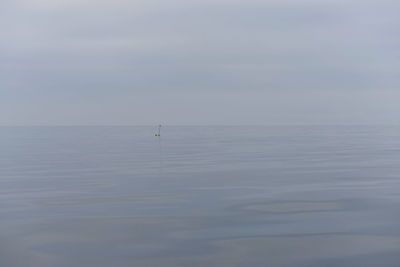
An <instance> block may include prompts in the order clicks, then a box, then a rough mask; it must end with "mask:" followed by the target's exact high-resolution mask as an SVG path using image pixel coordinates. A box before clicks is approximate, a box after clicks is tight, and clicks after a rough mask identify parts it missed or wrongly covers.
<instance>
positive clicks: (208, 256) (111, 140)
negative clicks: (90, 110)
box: [0, 126, 400, 267]
mask: <svg viewBox="0 0 400 267" xmlns="http://www.w3.org/2000/svg"><path fill="white" fill-rule="evenodd" d="M156 131H157V128H156V127H0V266H2V267H9V266H16V267H25V266H29V267H47V266H49V267H50V266H51V267H53V266H57V267H64V266H65V267H70V266H74V267H91V266H96V267H102V266H107V267H108V266H113V267H120V266H130V267H131V266H135V267H142V266H146V267H153V266H157V267H158V266H162V267H172V266H191V267H196V266H199V267H200V266H208V267H217V266H218V267H219V266H222V267H224V266H226V267H228V266H229V267H247V266H272V267H273V266H285V267H286V266H288V267H295V266H301V267H305V266H314V267H316V266H324V267H336V266H337V267H339V266H340V267H343V266H351V267H361V266H362V267H364V266H379V267H387V266H393V267H398V266H400V127H389V126H301V127H300V126H270V127H172V126H171V127H168V126H167V127H164V128H163V129H162V132H161V137H155V136H154V134H155V132H156Z"/></svg>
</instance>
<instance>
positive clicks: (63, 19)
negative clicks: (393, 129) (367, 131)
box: [0, 0, 400, 125]
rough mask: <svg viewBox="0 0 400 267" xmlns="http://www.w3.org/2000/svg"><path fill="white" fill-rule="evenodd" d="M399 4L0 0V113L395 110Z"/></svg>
mask: <svg viewBox="0 0 400 267" xmlns="http://www.w3.org/2000/svg"><path fill="white" fill-rule="evenodd" d="M399 10H400V2H399V1H388V0H376V1H371V0H362V1H360V0H181V1H180V0H108V1H105V0H1V1H0V34H1V38H0V124H1V125H21V124H39V125H52V124H57V125H60V124H68V125H69V124H103V125H104V124H141V125H142V124H158V123H164V124H276V123H283V124H291V123H313V124H319V123H399V122H400V91H399V89H400V88H399V85H400V81H399V77H400V73H399V72H400V16H399Z"/></svg>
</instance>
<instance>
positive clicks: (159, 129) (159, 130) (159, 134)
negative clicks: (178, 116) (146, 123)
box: [156, 124, 162, 136]
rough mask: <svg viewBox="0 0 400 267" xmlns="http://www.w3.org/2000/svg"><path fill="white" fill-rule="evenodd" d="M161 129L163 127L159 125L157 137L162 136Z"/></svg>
mask: <svg viewBox="0 0 400 267" xmlns="http://www.w3.org/2000/svg"><path fill="white" fill-rule="evenodd" d="M161 127H162V125H161V124H160V125H158V134H157V133H156V136H161Z"/></svg>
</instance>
